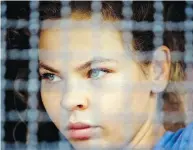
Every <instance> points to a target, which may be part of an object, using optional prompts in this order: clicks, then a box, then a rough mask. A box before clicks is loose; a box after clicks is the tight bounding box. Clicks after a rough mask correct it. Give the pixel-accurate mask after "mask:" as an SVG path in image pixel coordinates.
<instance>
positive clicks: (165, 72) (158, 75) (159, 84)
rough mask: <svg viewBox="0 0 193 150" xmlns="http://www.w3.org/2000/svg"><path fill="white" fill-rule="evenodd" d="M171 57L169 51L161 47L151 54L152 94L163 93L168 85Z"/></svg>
mask: <svg viewBox="0 0 193 150" xmlns="http://www.w3.org/2000/svg"><path fill="white" fill-rule="evenodd" d="M170 65H171V55H170V49H169V48H168V47H166V46H161V47H159V48H158V49H156V50H155V51H154V53H153V58H152V64H151V80H152V83H153V84H152V92H153V93H159V92H162V91H164V89H165V88H166V86H167V84H168V80H169V75H170Z"/></svg>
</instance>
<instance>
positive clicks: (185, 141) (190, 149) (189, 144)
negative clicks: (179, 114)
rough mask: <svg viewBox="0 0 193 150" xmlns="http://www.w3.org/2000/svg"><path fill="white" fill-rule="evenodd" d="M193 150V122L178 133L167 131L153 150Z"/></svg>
mask: <svg viewBox="0 0 193 150" xmlns="http://www.w3.org/2000/svg"><path fill="white" fill-rule="evenodd" d="M160 149H170V150H193V122H192V123H190V124H189V125H187V126H186V127H185V128H182V129H179V130H178V131H177V132H170V131H167V132H166V133H165V134H164V135H163V137H162V138H161V139H160V140H159V141H158V143H157V144H156V145H155V147H154V148H153V150H160Z"/></svg>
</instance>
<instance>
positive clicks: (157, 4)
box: [153, 1, 164, 136]
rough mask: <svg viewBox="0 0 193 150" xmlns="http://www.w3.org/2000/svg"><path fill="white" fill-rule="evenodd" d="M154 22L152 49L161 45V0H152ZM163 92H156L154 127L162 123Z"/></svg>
mask: <svg viewBox="0 0 193 150" xmlns="http://www.w3.org/2000/svg"><path fill="white" fill-rule="evenodd" d="M153 5H154V9H155V13H154V23H153V33H154V39H153V45H154V49H157V48H159V47H160V46H162V45H163V38H162V37H163V33H164V22H163V7H164V6H163V3H162V1H154V4H153ZM162 95H163V93H159V94H157V99H156V103H157V106H156V111H157V112H156V113H155V116H154V117H155V118H154V120H155V121H154V124H155V127H156V126H157V127H158V128H159V126H160V124H163V120H162V118H163V114H164V113H163V112H162V107H163V99H162ZM153 132H154V135H155V136H156V135H157V130H156V128H155V130H154V131H153Z"/></svg>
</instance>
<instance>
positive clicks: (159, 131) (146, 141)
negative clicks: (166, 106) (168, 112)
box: [127, 98, 165, 149]
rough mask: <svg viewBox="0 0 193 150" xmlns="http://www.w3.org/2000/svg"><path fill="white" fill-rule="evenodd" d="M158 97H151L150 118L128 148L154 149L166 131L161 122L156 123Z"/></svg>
mask: <svg viewBox="0 0 193 150" xmlns="http://www.w3.org/2000/svg"><path fill="white" fill-rule="evenodd" d="M156 104H157V99H156V98H151V99H150V105H149V107H148V109H149V118H148V120H147V121H146V122H145V123H144V124H143V126H142V127H141V128H140V129H139V131H138V133H137V134H136V135H135V136H134V138H133V139H132V141H131V142H130V144H129V146H128V148H127V149H144V148H145V149H152V148H153V146H155V144H156V143H157V141H158V140H159V139H160V138H161V137H162V136H163V134H164V133H165V129H164V127H163V125H162V124H161V123H155V117H156V116H155V115H156V113H157V107H156V106H157V105H156Z"/></svg>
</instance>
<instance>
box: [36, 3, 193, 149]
mask: <svg viewBox="0 0 193 150" xmlns="http://www.w3.org/2000/svg"><path fill="white" fill-rule="evenodd" d="M42 6H43V7H40V17H41V19H42V21H43V25H45V26H46V25H49V24H48V23H50V22H52V23H54V24H53V25H52V28H45V29H41V30H40V32H39V73H40V76H41V91H40V92H41V98H42V102H43V104H44V107H45V109H46V111H47V112H48V114H49V116H50V118H51V120H52V121H53V122H54V124H55V125H56V127H57V128H58V129H59V130H60V132H61V133H62V134H63V135H64V136H65V137H66V138H67V139H68V141H69V142H70V143H71V144H72V146H73V148H74V149H77V150H79V149H95V148H96V149H142V148H146V149H161V148H165V149H166V148H167V149H172V148H175V149H188V148H190V147H191V142H190V141H189V140H190V139H191V136H192V134H193V133H191V132H192V131H193V129H192V125H189V126H188V127H186V128H182V127H183V119H184V115H183V111H184V108H183V99H181V98H182V96H179V95H180V94H179V93H178V91H177V92H175V90H174V91H172V92H171V91H170V92H168V91H167V88H168V85H169V84H170V81H183V80H184V73H183V66H182V63H181V62H172V58H171V52H172V51H174V50H183V49H184V47H183V44H184V43H183V40H182V43H180V42H179V43H176V42H175V40H176V39H177V38H179V37H182V36H181V33H178V32H177V33H173V34H171V32H169V31H166V32H164V36H163V37H164V38H163V44H162V45H159V46H158V47H154V45H153V36H154V35H153V33H152V31H127V32H126V34H124V32H123V31H121V30H119V29H118V28H117V27H116V26H110V27H109V26H106V23H119V22H120V21H121V20H122V19H124V18H127V16H123V14H122V13H121V8H122V3H121V2H103V3H102V8H101V22H98V25H100V27H99V26H96V27H99V28H97V29H96V28H95V29H93V26H90V24H92V23H93V22H92V21H93V20H92V18H91V16H92V13H91V7H90V4H89V2H71V8H72V12H71V13H70V14H69V16H65V17H68V19H69V21H70V23H71V24H70V25H69V26H65V27H66V28H65V27H61V26H58V25H60V23H61V21H62V19H63V18H65V17H62V16H60V4H59V3H51V4H49V3H48V4H47V3H45V4H42ZM132 9H133V15H132V16H131V18H130V19H131V20H135V21H137V22H140V21H149V22H151V21H153V10H154V9H153V5H152V3H150V2H148V3H147V2H145V3H141V2H140V3H138V2H134V3H133V4H132ZM165 13H166V16H167V18H166V19H165V21H168V20H170V19H171V18H170V16H169V15H168V14H169V13H170V10H168V11H166V12H165ZM79 21H84V22H85V26H78V25H77V26H76V22H78V23H79V24H80V22H79ZM99 21H100V20H99ZM123 34H124V36H123ZM95 35H96V36H95ZM93 37H96V38H93ZM131 37H132V38H131ZM182 39H183V38H182ZM153 49H154V51H153V52H152V53H151V55H150V57H146V54H149V53H148V52H151V50H153ZM138 54H142V55H140V56H142V57H144V58H145V60H144V61H142V60H141V59H139V58H140V57H138ZM148 58H149V60H148ZM176 74H177V76H176ZM144 86H145V88H144ZM141 87H143V88H141ZM174 88H175V87H174ZM171 97H172V98H171ZM162 102H164V105H163V108H162V105H161V103H162ZM174 105H175V107H174ZM168 107H169V109H168ZM162 109H163V110H164V111H165V114H166V115H165V116H167V114H168V115H169V114H170V112H171V111H172V112H173V111H176V112H180V114H182V115H181V116H178V117H180V119H179V118H175V116H174V119H173V120H171V121H172V122H174V123H171V122H168V120H167V117H164V120H163V124H162V123H161V121H162V120H161V119H160V120H158V119H156V118H158V115H159V114H160V113H161V110H162ZM159 116H160V115H159ZM175 119H179V120H180V121H179V122H176V120H175ZM179 128H182V129H180V130H178V129H179ZM167 130H172V131H176V130H178V131H177V132H171V131H169V132H167ZM184 136H185V138H184ZM184 141H186V144H184ZM187 141H188V142H187ZM156 143H157V144H156Z"/></svg>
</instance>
